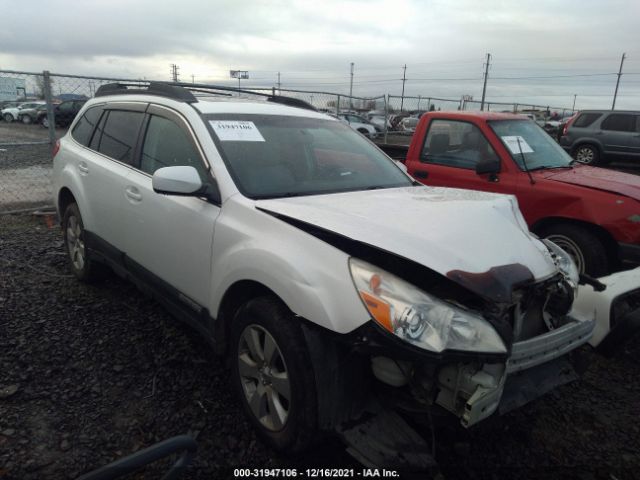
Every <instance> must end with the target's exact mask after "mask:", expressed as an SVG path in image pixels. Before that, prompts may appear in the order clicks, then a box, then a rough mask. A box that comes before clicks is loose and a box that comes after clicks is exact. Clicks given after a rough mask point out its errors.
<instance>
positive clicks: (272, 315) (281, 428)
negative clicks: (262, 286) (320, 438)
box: [230, 297, 317, 453]
mask: <svg viewBox="0 0 640 480" xmlns="http://www.w3.org/2000/svg"><path fill="white" fill-rule="evenodd" d="M231 342H232V348H231V349H230V351H231V364H232V366H231V381H232V383H233V387H234V389H235V391H236V393H237V395H238V397H239V399H240V402H241V403H242V406H243V409H244V411H245V414H246V415H247V416H248V417H249V420H250V422H251V423H252V424H253V426H254V428H255V429H256V430H257V432H258V435H259V436H260V437H261V438H262V440H263V441H264V442H265V443H267V444H268V445H269V446H271V447H272V448H274V449H276V450H279V451H286V452H290V453H291V452H299V451H302V450H304V449H305V448H306V447H308V446H309V445H310V444H311V443H312V442H313V440H314V439H315V438H316V436H317V396H316V386H315V380H314V378H315V377H314V373H313V368H312V365H311V360H310V357H309V354H308V352H307V349H306V341H305V339H304V336H303V334H302V331H301V330H300V326H299V325H298V323H297V320H296V318H295V317H294V316H293V314H292V313H291V312H290V311H289V309H288V308H287V307H286V306H285V305H284V304H282V302H280V301H278V300H277V299H275V298H272V297H260V298H256V299H253V300H251V301H249V302H248V303H246V304H245V305H244V306H243V307H242V308H241V309H240V311H239V312H238V315H237V316H236V318H235V320H234V323H233V325H232V335H231Z"/></svg>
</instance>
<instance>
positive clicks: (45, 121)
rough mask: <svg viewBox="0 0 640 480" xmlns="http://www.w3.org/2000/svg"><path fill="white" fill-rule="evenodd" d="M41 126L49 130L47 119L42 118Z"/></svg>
mask: <svg viewBox="0 0 640 480" xmlns="http://www.w3.org/2000/svg"><path fill="white" fill-rule="evenodd" d="M42 126H43V127H44V128H49V119H48V118H47V117H44V118H43V119H42Z"/></svg>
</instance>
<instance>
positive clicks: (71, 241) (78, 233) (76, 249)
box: [67, 215, 85, 270]
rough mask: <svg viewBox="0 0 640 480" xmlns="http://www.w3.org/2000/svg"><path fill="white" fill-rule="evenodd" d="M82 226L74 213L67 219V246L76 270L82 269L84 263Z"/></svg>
mask: <svg viewBox="0 0 640 480" xmlns="http://www.w3.org/2000/svg"><path fill="white" fill-rule="evenodd" d="M83 237H84V236H83V234H82V226H81V225H80V222H79V221H78V219H77V218H76V216H75V215H72V216H70V217H69V220H68V221H67V248H68V250H69V256H70V257H71V263H73V266H74V267H75V268H76V269H77V270H82V269H83V268H84V264H85V251H84V240H83Z"/></svg>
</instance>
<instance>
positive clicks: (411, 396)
mask: <svg viewBox="0 0 640 480" xmlns="http://www.w3.org/2000/svg"><path fill="white" fill-rule="evenodd" d="M550 252H551V253H550V255H551V256H552V258H554V262H557V264H558V265H559V268H558V271H557V273H556V274H555V275H553V276H552V277H550V278H547V279H545V280H539V281H535V280H534V279H533V277H532V275H531V274H530V272H528V270H527V269H526V268H525V267H523V266H521V265H516V266H505V267H500V268H497V269H492V271H491V272H487V273H486V274H480V275H477V274H476V275H469V274H465V273H464V272H459V271H458V272H453V273H452V274H451V275H447V277H448V278H447V277H441V282H442V283H443V285H441V286H440V287H441V288H438V285H437V282H436V283H433V277H432V278H431V279H430V280H429V282H430V284H429V285H428V286H427V285H424V286H423V285H419V283H418V281H416V278H413V279H412V281H411V282H408V281H406V280H405V279H404V278H400V277H399V276H398V275H396V274H393V273H390V272H388V271H386V270H383V269H381V268H379V267H377V266H374V265H373V264H371V263H368V262H365V261H363V260H359V259H354V258H352V259H351V262H350V268H351V273H352V276H353V280H354V284H355V286H356V289H357V291H358V293H359V295H360V297H361V299H362V301H363V303H364V305H365V306H366V308H367V310H368V311H369V313H370V314H371V317H372V320H373V321H372V322H369V324H367V325H365V326H363V327H362V328H361V329H358V331H356V332H354V335H355V337H353V338H352V345H351V351H352V352H357V353H358V355H359V358H361V359H362V358H365V359H367V361H368V365H366V366H365V367H364V368H368V369H370V372H371V373H372V379H373V381H372V385H371V387H372V388H373V390H374V391H376V392H377V395H376V398H378V399H382V400H380V401H381V402H382V403H384V404H385V405H387V407H391V409H393V410H395V411H402V412H404V413H405V414H408V415H409V416H411V417H412V418H413V417H415V418H419V417H424V416H425V415H427V416H430V415H431V412H432V410H434V409H438V408H440V409H444V410H445V411H448V412H450V413H452V414H454V415H455V416H456V417H458V419H459V421H460V423H461V424H462V425H463V426H464V427H470V426H472V425H475V424H477V423H478V422H480V421H482V420H484V419H485V418H487V417H489V416H490V415H492V414H493V413H495V412H496V411H498V412H500V413H505V412H507V411H509V410H512V409H514V408H518V407H520V406H522V405H524V404H525V403H527V402H529V401H531V400H533V399H535V398H537V397H539V396H541V395H543V394H544V393H546V392H548V391H549V390H551V389H553V388H555V387H556V386H558V385H561V384H564V383H567V382H569V381H571V380H573V379H575V378H576V377H577V375H576V371H575V369H574V365H573V361H572V360H573V358H571V357H573V354H572V351H573V350H575V349H576V348H577V347H579V346H580V345H582V344H584V343H586V342H587V341H588V340H589V338H590V337H591V335H592V333H593V329H594V325H595V322H594V319H593V318H592V316H591V317H590V316H588V315H582V314H578V313H576V312H571V307H572V304H573V301H574V298H575V294H576V290H577V281H578V275H577V272H573V271H571V269H570V266H571V265H572V264H568V265H562V264H561V263H560V262H561V261H562V259H558V258H556V257H557V256H560V255H564V252H562V251H559V249H554V248H553V246H551V247H550ZM405 267H406V265H405ZM403 271H404V272H407V271H408V270H407V269H406V268H405V269H403ZM505 279H506V280H505ZM453 283H455V284H456V285H457V286H458V287H460V286H462V287H463V288H453ZM423 287H424V288H423ZM427 291H429V292H438V295H434V294H432V293H427ZM444 292H448V295H447V294H446V293H444ZM485 292H487V293H486V294H484V295H483V293H485ZM570 354H571V355H570ZM354 381H355V380H354ZM365 403H368V404H369V405H370V404H371V402H370V401H368V402H366V401H365ZM369 410H370V411H371V408H370V407H369ZM385 415H386V414H385ZM387 421H388V419H387ZM366 424H367V425H368V428H372V427H371V424H372V420H371V417H367V420H366ZM361 427H362V426H361ZM354 431H357V430H354V429H353V428H351V429H344V428H343V432H346V433H345V437H347V434H349V433H350V434H351V435H353V432H354ZM362 431H364V430H362ZM369 457H371V454H369Z"/></svg>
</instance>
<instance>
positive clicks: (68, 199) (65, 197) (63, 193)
mask: <svg viewBox="0 0 640 480" xmlns="http://www.w3.org/2000/svg"><path fill="white" fill-rule="evenodd" d="M71 203H78V202H77V201H76V197H75V196H74V195H73V192H71V190H70V189H69V188H68V187H62V188H61V189H60V191H59V192H58V199H57V202H56V206H57V207H58V217H60V218H59V219H60V223H61V224H62V217H63V215H64V211H65V210H66V209H67V207H68V206H69V205H70V204H71ZM78 208H79V207H78Z"/></svg>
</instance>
